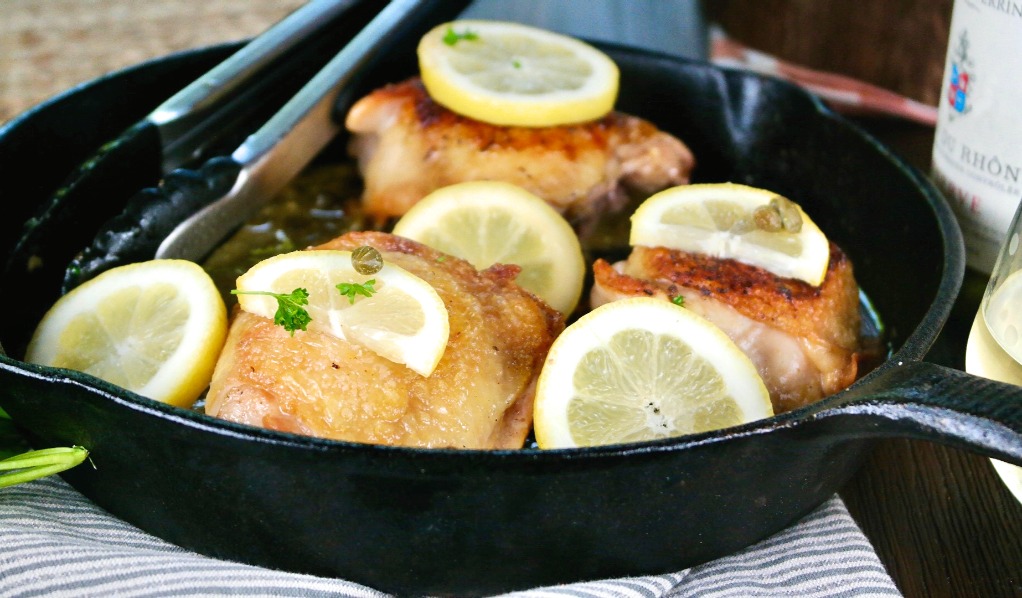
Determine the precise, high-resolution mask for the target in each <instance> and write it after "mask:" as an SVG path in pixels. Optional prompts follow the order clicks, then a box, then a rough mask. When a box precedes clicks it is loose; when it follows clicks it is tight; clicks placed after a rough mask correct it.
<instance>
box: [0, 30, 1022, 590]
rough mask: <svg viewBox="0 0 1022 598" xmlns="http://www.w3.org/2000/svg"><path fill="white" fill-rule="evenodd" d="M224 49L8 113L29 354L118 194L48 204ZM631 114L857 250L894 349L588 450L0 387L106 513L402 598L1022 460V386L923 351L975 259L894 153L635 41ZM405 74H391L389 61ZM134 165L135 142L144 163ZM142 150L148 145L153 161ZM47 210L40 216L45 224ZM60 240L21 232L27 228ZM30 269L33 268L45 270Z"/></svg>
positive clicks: (725, 537) (16, 382)
mask: <svg viewBox="0 0 1022 598" xmlns="http://www.w3.org/2000/svg"><path fill="white" fill-rule="evenodd" d="M228 51H230V48H226V47H224V48H214V49H206V50H200V51H196V52H190V53H186V54H181V55H176V56H171V57H169V58H165V59H161V60H156V61H153V62H150V63H147V64H144V65H142V66H140V67H137V68H133V69H130V70H127V71H125V72H123V73H120V74H117V75H114V76H112V77H107V78H104V79H101V80H98V81H96V82H94V83H91V84H89V85H86V86H84V87H81V88H78V89H74V90H71V91H70V92H69V93H67V94H65V95H63V96H61V97H59V98H57V99H56V100H54V101H51V102H48V103H46V104H44V105H43V106H41V107H39V108H37V109H35V110H33V111H31V112H29V113H27V114H26V115H24V116H23V117H21V118H20V119H18V120H16V121H15V122H13V123H12V124H11V125H9V126H8V127H6V128H4V129H3V130H0V164H3V165H4V166H5V175H4V176H3V177H0V197H3V198H4V200H3V205H4V209H5V211H6V214H5V218H4V220H3V222H2V223H0V247H2V248H3V251H4V255H5V256H7V258H8V259H7V260H6V270H5V272H4V274H3V279H2V280H3V281H4V283H3V284H4V289H5V290H7V291H12V290H16V289H27V290H29V291H30V292H31V294H30V295H27V296H30V297H32V299H31V301H28V302H26V304H23V305H22V308H23V309H24V312H22V313H21V314H19V316H18V317H17V318H10V317H8V318H4V319H3V320H4V321H3V324H2V325H0V342H2V343H3V345H4V346H5V347H7V348H8V351H9V352H11V354H12V355H15V356H16V355H20V350H21V348H22V347H24V345H25V343H26V342H27V338H28V335H29V334H30V332H31V329H32V327H34V325H35V322H36V321H37V320H38V318H39V316H40V315H41V314H42V312H43V311H44V310H45V309H46V307H47V306H48V305H49V304H50V303H52V302H53V301H54V300H55V299H56V296H57V289H58V288H59V284H60V280H61V278H62V276H63V269H64V267H65V266H66V264H67V263H68V261H69V260H70V259H71V258H72V256H73V255H74V254H75V252H77V251H78V250H80V249H81V248H82V247H83V246H85V245H86V244H87V243H88V242H89V241H90V240H91V239H92V236H93V235H94V234H95V231H96V229H97V227H98V226H99V225H100V224H101V223H102V222H104V221H105V220H106V219H107V218H109V217H111V216H112V215H114V214H117V213H118V212H119V211H120V209H121V208H122V207H123V201H122V199H121V198H113V197H97V198H96V199H95V201H94V202H93V203H92V204H91V205H86V206H83V205H77V206H61V205H59V202H58V205H55V206H52V207H51V209H50V210H49V212H48V213H47V214H44V215H43V216H42V217H37V216H39V214H40V210H42V209H43V208H44V207H45V206H44V205H43V204H44V203H46V201H47V200H46V198H47V197H48V196H49V194H50V193H51V192H52V191H53V189H54V188H55V187H56V186H57V185H59V182H60V180H61V178H62V177H63V176H64V175H65V174H66V173H67V172H68V171H69V170H70V169H71V168H72V167H73V166H74V165H75V164H76V163H77V162H78V161H80V160H81V159H82V158H83V157H85V156H87V155H88V154H89V153H90V152H91V151H92V150H93V149H94V147H95V146H96V145H98V144H99V143H101V142H102V141H104V140H106V139H109V138H111V137H112V136H114V134H116V133H117V132H119V131H120V129H122V128H123V127H124V126H126V125H127V124H129V123H130V122H132V121H133V120H134V119H136V118H138V117H140V116H142V115H143V114H145V113H146V112H148V111H149V110H150V109H151V108H152V107H153V106H154V105H156V104H157V103H158V102H159V101H160V100H162V99H163V98H165V97H166V96H167V95H168V94H169V93H170V92H171V91H173V90H175V89H177V88H179V87H181V86H182V85H183V84H184V83H186V82H187V81H189V80H191V79H192V78H194V77H195V76H197V75H198V74H199V73H201V72H203V71H204V70H205V69H207V68H209V66H211V65H212V64H214V63H215V62H216V61H218V60H220V59H221V58H222V57H223V56H225V55H226V53H227V52H228ZM608 51H609V52H610V53H611V54H612V55H613V57H614V58H615V59H616V60H617V62H618V63H619V64H620V65H621V67H622V71H623V84H622V96H621V100H620V102H619V107H620V108H621V109H623V110H626V111H629V112H633V113H636V114H639V115H642V116H645V117H647V118H649V119H651V120H653V121H654V122H656V123H657V124H659V125H660V126H661V127H662V128H664V129H666V130H668V131H670V132H672V133H675V134H677V135H678V136H680V137H681V138H682V139H684V140H685V141H686V142H687V143H688V144H689V145H690V146H691V147H692V149H693V151H694V152H695V155H696V156H697V158H698V160H699V167H698V171H697V178H698V180H701V181H726V180H730V181H735V182H741V183H748V184H754V185H759V186H764V187H769V188H772V189H774V190H775V191H777V192H780V193H783V194H785V195H787V196H788V197H790V198H792V199H793V200H795V201H797V202H799V203H800V204H802V205H803V206H804V207H805V209H806V211H807V212H808V213H810V214H811V215H812V216H813V218H814V219H815V221H816V222H817V223H818V224H819V225H820V227H821V228H822V229H823V230H824V231H825V232H827V233H828V235H829V236H830V237H831V238H833V239H834V240H835V241H836V242H837V243H839V244H840V245H841V246H842V247H843V248H844V249H845V250H846V251H847V253H848V254H849V255H850V256H851V258H852V260H853V262H854V264H855V267H856V274H857V277H858V280H859V282H860V284H861V286H862V288H863V289H864V290H865V292H866V293H867V294H868V296H869V298H870V299H871V300H872V302H873V304H874V305H875V307H876V310H877V312H878V313H879V314H880V316H881V318H882V319H883V321H884V323H885V324H886V330H887V334H888V339H889V342H890V345H891V349H892V353H891V355H890V357H889V358H888V359H887V360H886V361H885V362H884V363H883V364H882V365H881V366H880V367H879V368H878V369H876V370H874V371H873V372H872V373H871V374H869V375H868V376H866V377H865V378H864V379H862V380H860V381H859V382H858V383H856V384H855V385H854V386H853V387H852V388H851V389H849V390H847V391H845V392H842V393H840V394H838V395H835V396H832V397H830V398H828V399H825V400H824V401H822V402H820V403H818V404H816V405H813V406H810V407H808V408H804V409H801V410H799V411H796V412H793V413H789V414H786V415H782V416H778V417H774V418H772V419H769V420H766V421H762V422H757V423H754V424H751V425H747V426H743V427H739V428H733V429H728V430H724V431H720V432H715V433H706V434H700V435H697V436H691V437H686V438H681V439H675V440H667V441H663V442H653V443H646V444H638V445H630V446H611V447H604V448H595V449H586V450H559V451H550V452H540V451H537V450H523V451H493V452H470V451H458V450H415V449H407V448H393V447H383V446H366V445H359V444H353V443H346V442H333V441H326V440H319V439H314V438H305V437H299V436H294V435H289V434H283V433H277V432H272V431H266V430H261V429H254V428H249V427H246V426H241V425H234V424H231V423H227V422H223V421H218V420H214V419H211V418H208V417H205V416H203V415H201V414H198V413H194V412H190V411H186V410H181V409H176V408H171V407H168V406H165V405H162V404H157V403H154V402H151V401H149V400H146V399H144V398H141V397H138V396H136V395H133V394H131V393H128V392H125V391H123V390H121V389H119V388H116V387H114V386H112V385H109V384H105V383H103V382H101V381H98V380H95V379H93V378H91V377H89V376H85V375H81V374H78V373H74V372H68V371H59V370H54V369H48V368H43V367H37V366H34V365H29V364H25V363H22V362H20V361H18V360H17V359H14V358H9V357H0V388H2V391H0V406H2V407H3V408H4V409H6V410H8V412H9V413H10V414H11V415H12V416H13V417H14V418H15V420H16V421H17V422H18V423H19V424H20V425H21V426H23V427H24V429H25V430H26V431H27V432H28V433H29V434H30V436H31V437H32V438H33V440H34V441H35V443H36V445H38V446H40V447H42V446H49V445H68V444H79V445H83V446H85V447H87V448H88V449H90V451H91V458H92V461H93V462H94V463H95V468H92V467H89V466H82V467H78V468H76V469H74V470H72V471H70V472H69V473H67V474H66V476H65V477H66V479H67V480H68V481H69V482H70V483H71V484H73V485H74V486H75V487H76V488H78V489H79V490H80V491H81V492H83V493H84V494H85V495H86V496H88V497H90V498H91V499H92V500H94V501H95V502H96V503H97V504H99V505H100V506H102V507H103V508H105V509H107V510H109V511H110V512H111V513H113V514H115V515H117V516H119V517H121V518H123V519H125V520H127V521H129V522H130V523H133V524H135V525H137V526H139V527H140V528H142V529H144V530H147V531H149V532H151V533H153V534H155V535H157V536H160V537H162V538H165V539H167V540H169V541H171V542H174V543H176V544H178V545H180V546H183V547H185V548H189V549H192V550H195V551H198V552H200V553H203V554H207V555H211V556H215V557H222V558H227V559H234V560H238V561H243V562H247V563H253V564H258V565H265V566H269V567H275V568H281V569H286V570H292V571H301V572H306V573H312V574H318V575H327V576H338V577H343V578H347V579H351V580H354V581H357V582H361V583H365V584H368V585H370V586H374V587H377V588H380V589H383V590H386V591H390V592H396V593H401V594H423V593H444V594H446V593H460V594H479V593H491V592H497V591H502V590H510V589H515V588H525V587H529V586H536V585H540V584H552V583H559V582H569V581H575V580H583V579H591V578H601V577H609V576H621V575H635V574H643V573H654V572H665V571H672V570H678V569H681V568H683V567H688V566H690V565H695V564H697V563H701V562H704V561H707V560H710V559H713V558H716V557H719V556H722V555H726V554H729V553H732V552H734V551H736V550H739V549H741V548H743V547H745V546H748V545H749V544H751V543H753V542H755V541H757V540H760V539H762V538H764V537H766V536H767V535H769V534H772V533H774V532H776V531H778V530H780V529H782V528H784V527H785V526H787V525H789V524H791V523H792V522H794V521H795V520H797V519H798V518H799V517H801V516H803V515H805V514H806V513H808V512H809V511H811V510H812V509H813V508H814V507H815V506H817V505H818V504H820V503H821V502H822V501H823V500H825V499H826V498H828V497H830V496H831V495H832V494H833V493H834V492H835V491H836V490H837V489H838V488H840V487H841V486H842V484H844V483H845V481H846V480H847V479H848V478H849V477H850V476H851V475H852V474H853V473H854V472H855V470H856V468H857V466H858V465H859V463H860V459H861V457H862V456H863V453H864V451H865V450H866V449H867V448H868V447H869V445H870V440H871V439H873V438H876V437H880V436H891V435H898V436H907V437H913V438H924V439H930V440H934V441H937V442H942V443H946V444H949V445H952V446H956V447H961V448H965V449H969V450H973V451H976V452H979V453H981V454H984V455H989V456H994V457H997V458H1001V459H1005V460H1007V461H1012V462H1015V463H1022V436H1020V432H1022V391H1020V390H1016V389H1013V388H1011V387H1007V386H1004V385H999V384H996V383H991V382H986V381H982V380H979V379H976V378H972V377H969V376H967V375H966V374H963V373H961V372H957V371H954V370H950V369H945V368H941V367H938V366H935V365H930V364H926V363H922V362H920V360H921V359H922V358H923V356H924V354H925V353H926V351H927V350H928V348H929V347H930V345H931V343H932V342H933V340H934V338H935V337H936V335H937V333H938V332H939V330H940V328H941V326H942V325H943V323H944V321H945V319H946V317H947V316H948V312H949V310H950V308H951V304H952V302H953V300H954V298H955V294H956V292H957V289H958V286H959V284H960V282H961V277H962V273H963V257H962V242H961V237H960V233H959V231H958V228H957V226H956V225H955V223H954V220H953V217H952V215H951V212H950V211H949V209H948V207H947V205H946V204H945V202H944V201H943V199H942V198H941V197H940V196H939V195H938V194H937V193H936V192H935V191H934V189H933V188H932V187H931V186H930V185H929V184H928V183H927V182H926V181H925V180H924V179H923V178H922V177H921V176H920V175H919V174H918V173H917V172H915V171H914V170H912V169H911V168H910V167H908V166H906V165H905V164H903V163H902V162H901V161H900V160H899V159H898V158H897V157H895V156H892V155H891V154H890V153H889V152H888V151H887V150H886V149H885V148H883V147H881V146H880V145H878V144H877V143H876V142H875V141H873V140H872V139H870V138H869V137H867V136H866V135H864V134H863V133H861V132H860V131H858V130H857V129H855V128H854V127H852V126H850V125H849V124H847V123H846V122H844V121H843V120H841V119H840V118H838V117H836V116H834V115H833V114H831V113H830V112H828V111H827V110H826V109H824V108H823V107H822V106H821V105H820V104H819V103H818V102H816V101H815V100H813V99H811V98H810V97H809V96H807V95H805V94H803V93H801V92H800V91H798V90H797V89H795V88H793V87H790V86H788V85H785V84H782V83H779V82H775V81H771V80H765V79H761V78H758V77H755V76H751V75H746V74H742V73H737V72H727V71H723V70H719V69H716V68H713V67H710V66H708V65H705V64H698V63H690V62H685V61H682V60H680V59H674V58H669V57H665V56H661V55H655V54H648V53H643V52H640V51H635V50H630V49H626V48H618V47H610V48H608ZM408 72H409V71H407V70H404V71H401V70H400V69H394V70H388V71H384V72H381V73H379V75H380V77H379V78H378V80H388V79H389V80H397V79H399V78H401V77H402V76H404V75H405V74H407V73H408ZM140 160H142V158H141V157H140ZM143 166H144V165H143V164H141V163H140V165H139V167H140V168H141V167H143ZM33 217H37V218H36V219H35V220H33ZM26 223H28V224H27V226H36V227H45V229H46V230H45V232H46V234H45V235H37V236H41V237H42V238H45V239H47V240H48V241H47V244H46V246H45V247H37V248H35V249H34V251H35V252H36V253H38V254H41V255H43V259H41V260H30V259H29V258H30V256H31V255H32V254H33V250H32V248H29V249H26V248H24V247H19V249H18V250H17V251H14V247H15V246H16V244H17V240H18V238H19V237H20V235H21V234H22V227H23V225H26ZM30 262H31V263H32V267H31V268H28V267H27V264H28V263H30Z"/></svg>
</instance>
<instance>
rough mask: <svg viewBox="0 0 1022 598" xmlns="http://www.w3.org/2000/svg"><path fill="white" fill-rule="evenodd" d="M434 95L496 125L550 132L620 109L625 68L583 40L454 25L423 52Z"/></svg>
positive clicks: (513, 26)
mask: <svg viewBox="0 0 1022 598" xmlns="http://www.w3.org/2000/svg"><path fill="white" fill-rule="evenodd" d="M418 55H419V71H420V73H421V75H422V82H423V84H424V85H425V86H426V90H427V91H428V92H429V94H430V96H432V98H433V99H434V100H436V101H437V102H438V103H440V104H442V105H444V106H446V107H447V108H449V109H450V110H452V111H454V112H457V113H458V114H462V115H464V116H468V117H470V118H474V119H476V120H480V121H483V122H488V123H492V124H495V125H504V126H521V127H550V126H557V125H566V124H572V123H580V122H585V121H589V120H594V119H597V118H600V117H602V116H604V115H605V114H607V113H608V112H610V111H611V110H612V109H613V107H614V101H615V100H616V99H617V92H618V78H619V74H618V68H617V65H615V64H614V61H613V60H611V59H610V57H608V56H607V55H606V54H604V53H603V52H600V51H599V50H597V49H596V48H594V47H592V46H590V45H588V44H586V43H583V42H581V41H579V40H577V39H574V38H571V37H568V36H565V35H560V34H558V33H553V32H551V31H546V30H543V29H537V28H534V27H528V26H526V25H519V24H517V23H505V22H498V21H470V20H464V21H455V22H453V23H446V24H443V25H440V26H438V27H436V28H434V29H433V30H432V31H430V32H429V33H427V34H426V35H424V36H423V37H422V39H421V40H420V42H419V47H418Z"/></svg>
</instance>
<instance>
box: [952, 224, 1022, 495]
mask: <svg viewBox="0 0 1022 598" xmlns="http://www.w3.org/2000/svg"><path fill="white" fill-rule="evenodd" d="M1020 214H1022V211H1019V212H1016V213H1015V218H1014V220H1013V222H1012V225H1011V229H1009V231H1008V237H1007V239H1005V242H1004V246H1003V247H1002V248H1001V252H1000V255H999V256H998V258H997V263H996V264H995V265H994V270H993V274H992V275H991V277H990V282H988V283H987V288H986V292H985V293H984V294H983V300H982V302H981V303H980V307H979V312H978V313H977V314H976V319H975V320H974V321H973V323H972V331H971V332H970V333H969V341H968V344H967V346H966V349H965V370H966V371H967V372H969V373H971V374H976V375H977V376H983V377H984V378H990V379H992V380H999V381H1001V382H1008V383H1010V384H1016V385H1019V386H1022V247H1020V243H1022V227H1020V224H1022V223H1020V221H1019V216H1020ZM991 462H992V463H993V465H994V469H995V470H996V471H997V473H998V475H1000V476H1001V479H1002V480H1004V483H1005V485H1006V486H1007V487H1008V489H1009V490H1011V492H1012V494H1014V495H1015V498H1017V499H1018V500H1019V501H1022V468H1019V467H1017V466H1015V465H1009V464H1007V463H1004V462H1001V461H997V460H995V459H991Z"/></svg>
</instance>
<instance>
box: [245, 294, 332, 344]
mask: <svg viewBox="0 0 1022 598" xmlns="http://www.w3.org/2000/svg"><path fill="white" fill-rule="evenodd" d="M231 294H232V295H266V296H268V297H273V298H274V299H276V300H277V311H276V312H275V313H274V314H273V323H274V324H276V325H277V326H283V327H284V330H287V331H288V332H290V333H291V336H294V335H295V330H306V329H307V328H308V326H309V322H311V321H312V318H311V317H310V316H309V312H308V311H306V310H305V308H304V307H302V306H303V305H308V304H309V291H307V290H306V289H303V288H301V287H299V288H297V289H295V290H293V291H291V292H290V293H273V292H270V291H239V290H238V289H233V290H232V291H231Z"/></svg>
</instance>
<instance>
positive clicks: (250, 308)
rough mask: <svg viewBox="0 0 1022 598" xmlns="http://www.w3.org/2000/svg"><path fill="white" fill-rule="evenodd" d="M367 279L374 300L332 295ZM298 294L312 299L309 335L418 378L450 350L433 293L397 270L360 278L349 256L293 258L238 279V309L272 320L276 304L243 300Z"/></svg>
mask: <svg viewBox="0 0 1022 598" xmlns="http://www.w3.org/2000/svg"><path fill="white" fill-rule="evenodd" d="M370 280H372V281H374V282H373V283H372V285H371V286H372V288H373V292H372V294H371V296H369V297H366V296H362V295H356V296H355V297H354V302H352V301H351V299H350V298H349V297H347V296H345V295H342V294H341V292H340V291H339V290H338V289H337V285H338V284H341V283H349V284H358V285H366V283H367V282H368V281H370ZM296 288H303V289H305V290H306V291H307V292H308V294H309V297H308V301H309V303H308V306H306V311H307V312H308V313H309V316H310V317H311V318H312V320H311V322H310V323H309V324H308V330H312V331H317V332H321V333H325V334H331V335H333V336H336V337H337V338H341V339H345V340H347V341H349V342H352V343H355V344H357V345H361V346H363V347H365V348H367V349H369V350H371V351H373V352H375V353H377V354H378V355H380V356H381V357H384V358H386V359H389V360H391V361H393V362H396V363H401V364H404V365H406V366H408V367H409V368H410V369H412V370H413V371H415V372H417V373H419V374H421V375H423V376H428V375H430V374H431V373H433V370H434V369H435V368H436V365H437V363H438V362H439V361H440V358H441V357H443V354H444V350H445V349H446V348H447V338H448V335H449V332H450V328H449V322H448V317H447V308H446V307H445V306H444V302H443V300H442V299H441V298H440V296H439V295H438V294H437V292H436V290H435V289H434V288H433V287H432V286H430V285H429V283H427V282H426V281H424V280H422V279H421V278H419V277H418V276H416V275H414V274H412V273H411V272H409V271H407V270H405V269H404V268H401V267H400V266H396V265H394V264H388V263H384V264H383V268H382V269H381V270H380V271H379V272H376V273H375V274H360V273H359V272H357V271H356V270H355V268H354V266H353V265H352V261H351V252H350V251H335V250H309V251H295V252H291V253H285V254H281V255H277V256H274V257H271V258H269V259H266V260H263V261H261V262H259V263H258V264H256V265H255V266H252V268H250V269H249V270H248V272H246V273H245V274H243V275H241V276H240V277H238V281H237V290H238V291H239V292H240V294H238V304H239V305H240V306H241V309H243V310H245V311H247V312H250V313H253V314H256V315H260V316H265V317H267V318H273V315H274V313H275V312H276V311H277V301H276V299H274V298H273V297H269V296H265V295H254V294H246V293H248V292H253V291H255V292H271V293H282V294H287V293H291V292H292V291H294V289H296ZM298 334H301V332H298Z"/></svg>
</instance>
